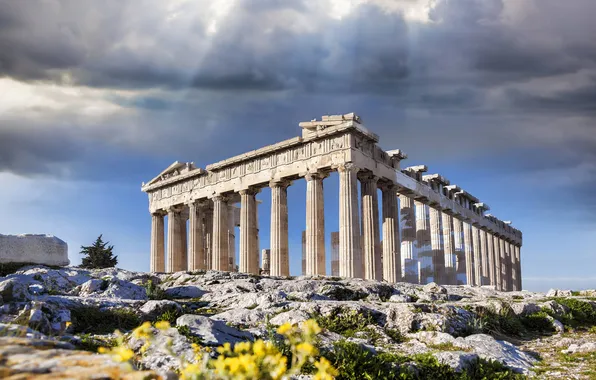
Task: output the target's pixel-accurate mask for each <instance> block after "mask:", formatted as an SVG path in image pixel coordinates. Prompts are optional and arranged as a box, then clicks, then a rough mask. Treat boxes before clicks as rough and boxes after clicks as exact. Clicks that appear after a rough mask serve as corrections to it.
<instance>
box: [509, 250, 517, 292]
mask: <svg viewBox="0 0 596 380" xmlns="http://www.w3.org/2000/svg"><path fill="white" fill-rule="evenodd" d="M507 245H508V246H509V255H510V265H511V290H514V291H517V290H519V289H518V288H517V262H516V260H515V249H514V248H515V247H514V246H513V244H512V243H511V242H509V241H508V242H507Z"/></svg>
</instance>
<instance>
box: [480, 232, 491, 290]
mask: <svg viewBox="0 0 596 380" xmlns="http://www.w3.org/2000/svg"><path fill="white" fill-rule="evenodd" d="M478 235H480V258H481V259H482V268H481V269H482V281H481V285H489V284H490V280H489V265H490V264H489V261H488V246H487V241H486V231H485V230H483V229H478Z"/></svg>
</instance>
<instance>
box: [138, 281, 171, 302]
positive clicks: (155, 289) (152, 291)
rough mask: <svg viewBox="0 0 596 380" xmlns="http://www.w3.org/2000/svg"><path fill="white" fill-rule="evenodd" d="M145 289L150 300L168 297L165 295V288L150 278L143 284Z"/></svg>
mask: <svg viewBox="0 0 596 380" xmlns="http://www.w3.org/2000/svg"><path fill="white" fill-rule="evenodd" d="M143 286H144V287H145V290H146V291H147V297H148V298H149V299H150V300H165V299H168V298H169V297H168V296H167V295H166V292H165V290H163V289H162V288H160V287H159V286H157V285H156V284H154V283H153V281H152V280H149V281H147V282H146V283H145V284H144V285H143Z"/></svg>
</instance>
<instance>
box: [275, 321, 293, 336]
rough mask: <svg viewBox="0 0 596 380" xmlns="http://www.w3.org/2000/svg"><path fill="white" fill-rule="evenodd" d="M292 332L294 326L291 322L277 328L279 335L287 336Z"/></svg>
mask: <svg viewBox="0 0 596 380" xmlns="http://www.w3.org/2000/svg"><path fill="white" fill-rule="evenodd" d="M290 330H292V325H291V324H290V322H286V323H284V324H283V325H281V326H279V327H278V328H277V333H278V334H281V335H286V334H287V333H288V332H289V331H290Z"/></svg>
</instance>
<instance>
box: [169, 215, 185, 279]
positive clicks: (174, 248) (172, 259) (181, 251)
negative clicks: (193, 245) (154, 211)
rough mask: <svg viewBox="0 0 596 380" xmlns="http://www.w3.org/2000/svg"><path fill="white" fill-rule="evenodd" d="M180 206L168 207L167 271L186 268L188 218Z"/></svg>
mask: <svg viewBox="0 0 596 380" xmlns="http://www.w3.org/2000/svg"><path fill="white" fill-rule="evenodd" d="M181 211H182V210H181V209H180V208H178V207H171V208H169V209H168V265H167V268H166V271H167V272H178V271H181V270H185V269H186V267H185V265H184V263H185V261H186V244H185V243H186V219H185V218H184V217H183V215H182V213H181Z"/></svg>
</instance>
